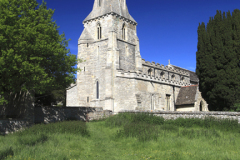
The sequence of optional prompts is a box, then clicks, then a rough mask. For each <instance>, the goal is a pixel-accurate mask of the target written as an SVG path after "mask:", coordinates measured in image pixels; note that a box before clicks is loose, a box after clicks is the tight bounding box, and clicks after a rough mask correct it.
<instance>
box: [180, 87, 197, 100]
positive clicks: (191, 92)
mask: <svg viewBox="0 0 240 160" xmlns="http://www.w3.org/2000/svg"><path fill="white" fill-rule="evenodd" d="M197 90H198V85H194V86H184V87H181V89H180V91H179V93H178V97H177V102H176V105H185V104H194V102H195V97H196V94H197Z"/></svg>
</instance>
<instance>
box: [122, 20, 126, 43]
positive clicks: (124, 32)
mask: <svg viewBox="0 0 240 160" xmlns="http://www.w3.org/2000/svg"><path fill="white" fill-rule="evenodd" d="M125 26H126V25H125V23H124V24H123V27H122V39H123V40H126V27H125Z"/></svg>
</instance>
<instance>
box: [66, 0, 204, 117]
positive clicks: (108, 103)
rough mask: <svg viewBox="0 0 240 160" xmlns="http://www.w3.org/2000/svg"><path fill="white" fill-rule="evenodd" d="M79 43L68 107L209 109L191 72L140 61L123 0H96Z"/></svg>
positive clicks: (133, 30) (117, 110)
mask: <svg viewBox="0 0 240 160" xmlns="http://www.w3.org/2000/svg"><path fill="white" fill-rule="evenodd" d="M83 25H84V30H83V31H82V34H81V36H80V38H79V40H78V58H79V59H82V60H84V62H82V63H79V64H78V67H79V68H81V69H82V71H81V72H78V74H77V81H76V84H72V85H71V87H69V88H68V89H67V106H69V107H70V106H71V107H72V106H76V107H77V106H86V107H102V108H103V109H104V110H112V112H113V113H118V112H119V111H121V110H162V111H208V105H207V103H206V101H205V100H204V99H203V98H202V96H201V92H199V90H198V78H197V76H196V74H195V73H194V72H192V71H189V70H186V69H183V68H180V67H177V66H174V65H171V64H170V62H169V64H168V65H167V66H164V65H160V64H159V63H155V62H151V63H150V62H147V61H145V60H144V59H142V57H141V54H140V49H139V39H138V36H137V29H136V28H137V22H136V21H135V20H134V19H133V17H132V16H131V15H130V14H129V11H128V8H127V4H126V0H95V1H94V5H93V9H92V12H91V13H90V14H89V15H88V16H87V18H86V19H85V20H84V21H83Z"/></svg>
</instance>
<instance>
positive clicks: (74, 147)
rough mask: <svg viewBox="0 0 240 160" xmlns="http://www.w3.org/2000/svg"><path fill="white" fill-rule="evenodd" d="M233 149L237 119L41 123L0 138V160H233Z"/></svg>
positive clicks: (238, 134)
mask: <svg viewBox="0 0 240 160" xmlns="http://www.w3.org/2000/svg"><path fill="white" fill-rule="evenodd" d="M239 149H240V127H239V124H238V123H237V121H231V120H218V119H214V118H207V119H204V120H200V119H182V118H181V119H177V120H167V121H164V120H163V119H162V118H161V117H155V116H151V115H148V114H128V113H125V114H118V115H115V116H112V117H110V118H107V119H106V120H102V121H95V122H90V123H84V122H81V121H66V122H59V123H53V124H48V125H43V124H41V125H35V126H33V127H31V128H29V129H26V130H24V131H22V132H17V133H14V134H11V135H7V136H0V160H1V159H7V160H12V159H15V160H19V159H26V160H33V159H36V160H42V159H44V160H46V159H47V160H70V159H71V160H75V159H76V160H95V159H96V160H118V159H123V160H128V159H129V160H139V159H162V160H167V159H169V160H193V159H194V160H205V159H207V160H211V159H213V160H238V159H240V152H239Z"/></svg>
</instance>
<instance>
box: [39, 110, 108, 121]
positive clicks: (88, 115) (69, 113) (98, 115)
mask: <svg viewBox="0 0 240 160" xmlns="http://www.w3.org/2000/svg"><path fill="white" fill-rule="evenodd" d="M110 115H112V111H108V110H103V109H102V108H92V107H91V108H90V107H66V108H60V107H36V108H35V123H52V122H59V121H64V120H83V121H91V120H98V119H102V118H106V117H109V116H110Z"/></svg>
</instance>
